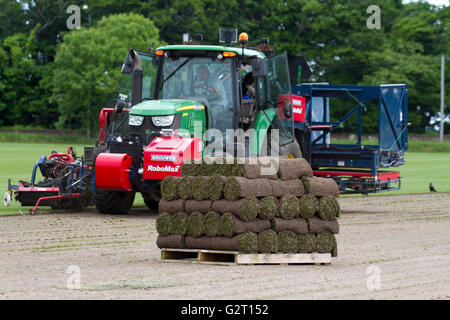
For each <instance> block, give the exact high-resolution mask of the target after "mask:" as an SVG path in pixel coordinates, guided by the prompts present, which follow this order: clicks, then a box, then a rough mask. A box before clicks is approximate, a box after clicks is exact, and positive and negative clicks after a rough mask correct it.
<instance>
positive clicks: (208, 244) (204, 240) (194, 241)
mask: <svg viewBox="0 0 450 320" xmlns="http://www.w3.org/2000/svg"><path fill="white" fill-rule="evenodd" d="M212 240H213V237H205V236H203V237H199V238H195V237H191V236H186V240H185V243H186V248H188V249H205V250H212V249H214V248H213V246H212Z"/></svg>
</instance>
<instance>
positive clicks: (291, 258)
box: [161, 248, 331, 265]
mask: <svg viewBox="0 0 450 320" xmlns="http://www.w3.org/2000/svg"><path fill="white" fill-rule="evenodd" d="M161 260H162V261H166V262H190V263H201V264H215V265H255V264H277V265H290V264H314V265H328V264H331V254H329V253H295V254H284V253H271V254H263V253H255V254H246V253H240V252H237V251H221V250H200V249H168V248H167V249H166V248H163V249H161Z"/></svg>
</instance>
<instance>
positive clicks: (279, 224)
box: [272, 217, 308, 234]
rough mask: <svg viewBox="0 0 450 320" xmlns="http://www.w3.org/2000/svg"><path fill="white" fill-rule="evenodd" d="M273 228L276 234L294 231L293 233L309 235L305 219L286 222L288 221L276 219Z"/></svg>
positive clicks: (273, 221)
mask: <svg viewBox="0 0 450 320" xmlns="http://www.w3.org/2000/svg"><path fill="white" fill-rule="evenodd" d="M272 228H273V229H274V230H275V231H276V232H282V231H292V232H295V233H296V234H307V233H308V225H307V224H306V221H305V219H302V218H295V219H292V220H286V219H282V218H278V217H275V218H273V220H272Z"/></svg>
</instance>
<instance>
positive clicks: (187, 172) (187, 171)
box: [180, 159, 199, 177]
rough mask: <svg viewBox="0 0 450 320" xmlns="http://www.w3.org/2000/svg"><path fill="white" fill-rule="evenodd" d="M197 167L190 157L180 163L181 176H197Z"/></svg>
mask: <svg viewBox="0 0 450 320" xmlns="http://www.w3.org/2000/svg"><path fill="white" fill-rule="evenodd" d="M198 167H199V165H198V164H196V163H194V161H193V160H191V159H190V160H188V161H186V162H184V163H183V164H182V165H181V169H180V172H181V175H182V176H183V177H189V176H198Z"/></svg>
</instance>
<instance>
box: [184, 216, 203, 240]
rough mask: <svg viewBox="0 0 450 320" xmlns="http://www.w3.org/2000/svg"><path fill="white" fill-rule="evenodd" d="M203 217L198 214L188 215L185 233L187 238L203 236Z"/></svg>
mask: <svg viewBox="0 0 450 320" xmlns="http://www.w3.org/2000/svg"><path fill="white" fill-rule="evenodd" d="M204 219H205V216H204V215H203V214H201V213H200V212H194V213H192V214H191V215H189V218H188V221H187V230H186V233H187V235H188V236H191V237H195V238H198V237H200V236H201V235H202V234H203V230H204V225H203V223H204Z"/></svg>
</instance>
